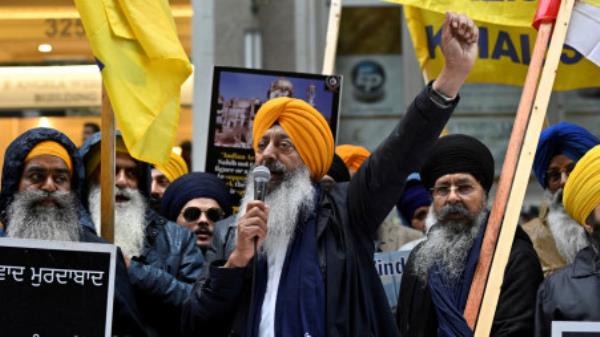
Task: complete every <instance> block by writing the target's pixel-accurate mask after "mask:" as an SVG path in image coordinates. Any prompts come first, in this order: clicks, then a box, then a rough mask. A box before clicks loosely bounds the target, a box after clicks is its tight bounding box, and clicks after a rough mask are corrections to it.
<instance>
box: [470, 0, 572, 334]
mask: <svg viewBox="0 0 600 337" xmlns="http://www.w3.org/2000/svg"><path fill="white" fill-rule="evenodd" d="M573 5H574V0H562V1H561V4H560V9H559V12H558V16H557V19H556V22H555V24H553V23H551V22H550V23H542V25H541V26H540V29H539V32H538V36H537V39H536V44H535V47H534V52H533V56H532V59H531V63H530V66H529V69H528V73H527V78H526V80H525V86H524V89H523V93H522V96H521V101H520V103H519V108H518V111H517V116H516V118H515V123H514V126H513V131H512V134H511V138H510V141H509V145H508V149H507V153H506V157H505V160H504V165H503V168H502V175H501V176H500V182H499V184H498V189H497V192H496V198H495V200H494V206H493V208H492V211H491V214H490V218H489V221H488V226H487V228H486V233H485V236H484V240H483V244H482V247H481V254H480V258H479V261H478V263H477V269H476V271H475V275H474V278H473V282H472V284H471V289H470V292H469V297H468V300H467V305H466V308H465V313H464V315H465V319H466V320H467V323H468V324H469V326H470V327H471V328H473V327H475V329H474V330H475V334H474V336H475V337H484V336H486V337H487V336H489V335H490V332H491V328H492V323H493V320H494V315H495V312H496V310H495V308H496V307H497V305H498V299H499V297H500V291H501V286H502V281H503V279H504V271H505V268H506V265H507V263H508V258H509V255H510V251H511V248H512V243H513V239H514V236H515V232H516V229H517V225H518V219H519V215H520V211H521V206H522V204H523V199H524V198H525V192H526V189H527V186H528V182H529V177H530V175H531V167H532V165H533V159H534V156H535V151H536V148H537V144H538V141H539V137H540V133H541V131H542V126H543V124H544V120H545V117H546V111H547V108H548V102H549V100H550V95H551V93H552V86H553V85H554V80H555V78H556V70H557V68H558V64H559V61H560V55H561V52H562V48H563V44H564V41H565V38H566V33H567V28H568V24H569V21H570V18H571V12H572V10H573ZM553 26H554V27H553ZM553 28H554V33H552V29H553ZM550 37H551V42H550V46H549V48H548V54H547V55H546V58H545V60H544V54H545V51H546V45H547V43H548V39H550ZM540 70H541V79H540ZM538 79H539V81H538ZM538 83H539V87H538ZM534 97H535V98H534ZM532 107H533V109H532ZM481 308H494V309H493V310H481Z"/></svg>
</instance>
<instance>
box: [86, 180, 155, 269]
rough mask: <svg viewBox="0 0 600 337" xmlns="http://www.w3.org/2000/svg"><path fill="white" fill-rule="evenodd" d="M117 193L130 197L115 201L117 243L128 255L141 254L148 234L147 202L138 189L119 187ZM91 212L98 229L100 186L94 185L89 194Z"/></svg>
mask: <svg viewBox="0 0 600 337" xmlns="http://www.w3.org/2000/svg"><path fill="white" fill-rule="evenodd" d="M115 194H116V195H119V194H120V195H123V196H126V197H127V198H129V201H127V202H116V203H115V244H116V245H117V246H119V247H120V248H121V250H122V251H123V254H125V256H127V257H132V256H140V255H141V253H142V249H143V248H144V238H145V236H146V233H145V232H146V202H145V201H144V197H143V196H142V194H141V193H140V191H139V190H137V189H131V188H124V189H117V190H116V191H115ZM88 204H89V205H90V213H91V215H92V220H93V221H94V224H95V225H96V229H99V227H100V187H99V186H98V185H96V186H94V187H92V189H91V190H90V194H89V196H88Z"/></svg>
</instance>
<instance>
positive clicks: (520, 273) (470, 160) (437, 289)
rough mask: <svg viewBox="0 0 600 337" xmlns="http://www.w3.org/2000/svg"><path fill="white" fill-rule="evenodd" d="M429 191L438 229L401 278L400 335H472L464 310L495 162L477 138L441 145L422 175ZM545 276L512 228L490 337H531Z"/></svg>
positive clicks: (528, 246) (449, 138) (445, 141)
mask: <svg viewBox="0 0 600 337" xmlns="http://www.w3.org/2000/svg"><path fill="white" fill-rule="evenodd" d="M421 178H422V181H423V184H424V186H425V187H426V188H428V189H429V190H430V191H431V195H432V199H433V203H432V205H431V208H432V212H433V215H434V216H435V221H436V222H435V224H434V225H433V226H432V227H431V229H430V230H429V232H428V234H427V239H426V240H425V241H423V242H422V243H420V244H419V245H418V246H417V247H415V248H414V249H413V250H412V251H411V254H410V255H409V257H408V261H407V262H406V267H405V269H404V272H403V274H402V282H401V285H400V298H399V301H398V307H397V322H398V328H399V330H400V333H401V335H402V336H415V337H416V336H418V337H434V336H439V337H450V336H472V335H473V332H472V331H471V330H470V328H469V326H468V325H467V322H466V321H465V319H464V318H463V310H464V308H465V305H466V302H467V296H468V293H469V289H470V287H471V281H472V279H473V275H474V274H475V267H476V264H477V260H478V259H479V253H480V249H481V243H482V241H483V234H484V232H485V228H486V224H487V216H488V211H487V198H488V194H489V191H490V188H491V186H492V183H493V181H494V158H493V157H492V154H491V153H490V151H489V149H488V148H487V147H486V146H485V145H483V144H482V143H481V142H480V141H478V140H477V139H475V138H473V137H470V136H466V135H450V136H445V137H442V138H440V139H439V140H438V141H437V143H436V144H435V146H434V148H433V150H432V151H431V155H430V157H429V158H428V159H427V161H426V162H425V164H424V165H423V168H422V169H421ZM542 278H543V276H542V269H541V267H540V264H539V261H538V258H537V255H536V254H535V250H534V249H533V246H532V244H531V241H530V240H529V238H528V237H527V234H525V232H523V230H521V229H520V228H518V229H517V232H516V235H515V238H514V241H513V246H512V250H511V253H510V257H509V261H508V265H507V267H506V270H505V272H504V283H503V285H502V291H501V293H500V299H499V301H498V307H497V309H496V314H495V316H494V317H495V318H494V323H493V325H492V332H491V335H490V336H503V337H504V336H531V335H532V334H533V315H534V305H535V299H536V291H537V287H538V285H539V284H540V282H541V281H542Z"/></svg>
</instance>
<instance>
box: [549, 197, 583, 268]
mask: <svg viewBox="0 0 600 337" xmlns="http://www.w3.org/2000/svg"><path fill="white" fill-rule="evenodd" d="M561 196H562V189H560V190H558V191H556V192H555V193H551V192H550V191H549V190H546V191H544V200H545V202H546V203H547V204H548V207H549V209H548V227H549V229H550V232H551V233H552V237H553V238H554V242H556V248H557V249H558V252H559V253H560V255H561V256H562V257H563V258H564V259H565V261H566V262H567V264H571V263H573V261H575V256H576V255H577V253H578V252H579V251H580V250H581V249H583V248H585V247H587V246H588V245H589V241H588V238H587V236H586V234H585V230H584V229H583V227H582V226H581V225H580V224H579V223H577V221H575V220H574V219H573V218H571V217H570V216H569V214H568V213H567V211H566V210H565V208H564V206H563V204H562V198H561Z"/></svg>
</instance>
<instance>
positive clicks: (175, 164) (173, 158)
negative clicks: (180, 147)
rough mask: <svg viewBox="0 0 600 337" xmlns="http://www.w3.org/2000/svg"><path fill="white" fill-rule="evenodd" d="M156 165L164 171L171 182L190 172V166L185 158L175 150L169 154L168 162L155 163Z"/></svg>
mask: <svg viewBox="0 0 600 337" xmlns="http://www.w3.org/2000/svg"><path fill="white" fill-rule="evenodd" d="M154 167H156V169H157V170H159V171H160V172H162V173H163V174H164V175H165V177H167V179H169V182H171V183H172V182H174V181H175V179H177V178H179V177H181V176H182V175H184V174H186V173H188V167H187V164H186V163H185V160H183V158H182V157H181V156H180V155H178V154H177V153H175V152H173V151H171V153H170V154H169V161H168V162H167V163H166V164H155V165H154Z"/></svg>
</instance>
